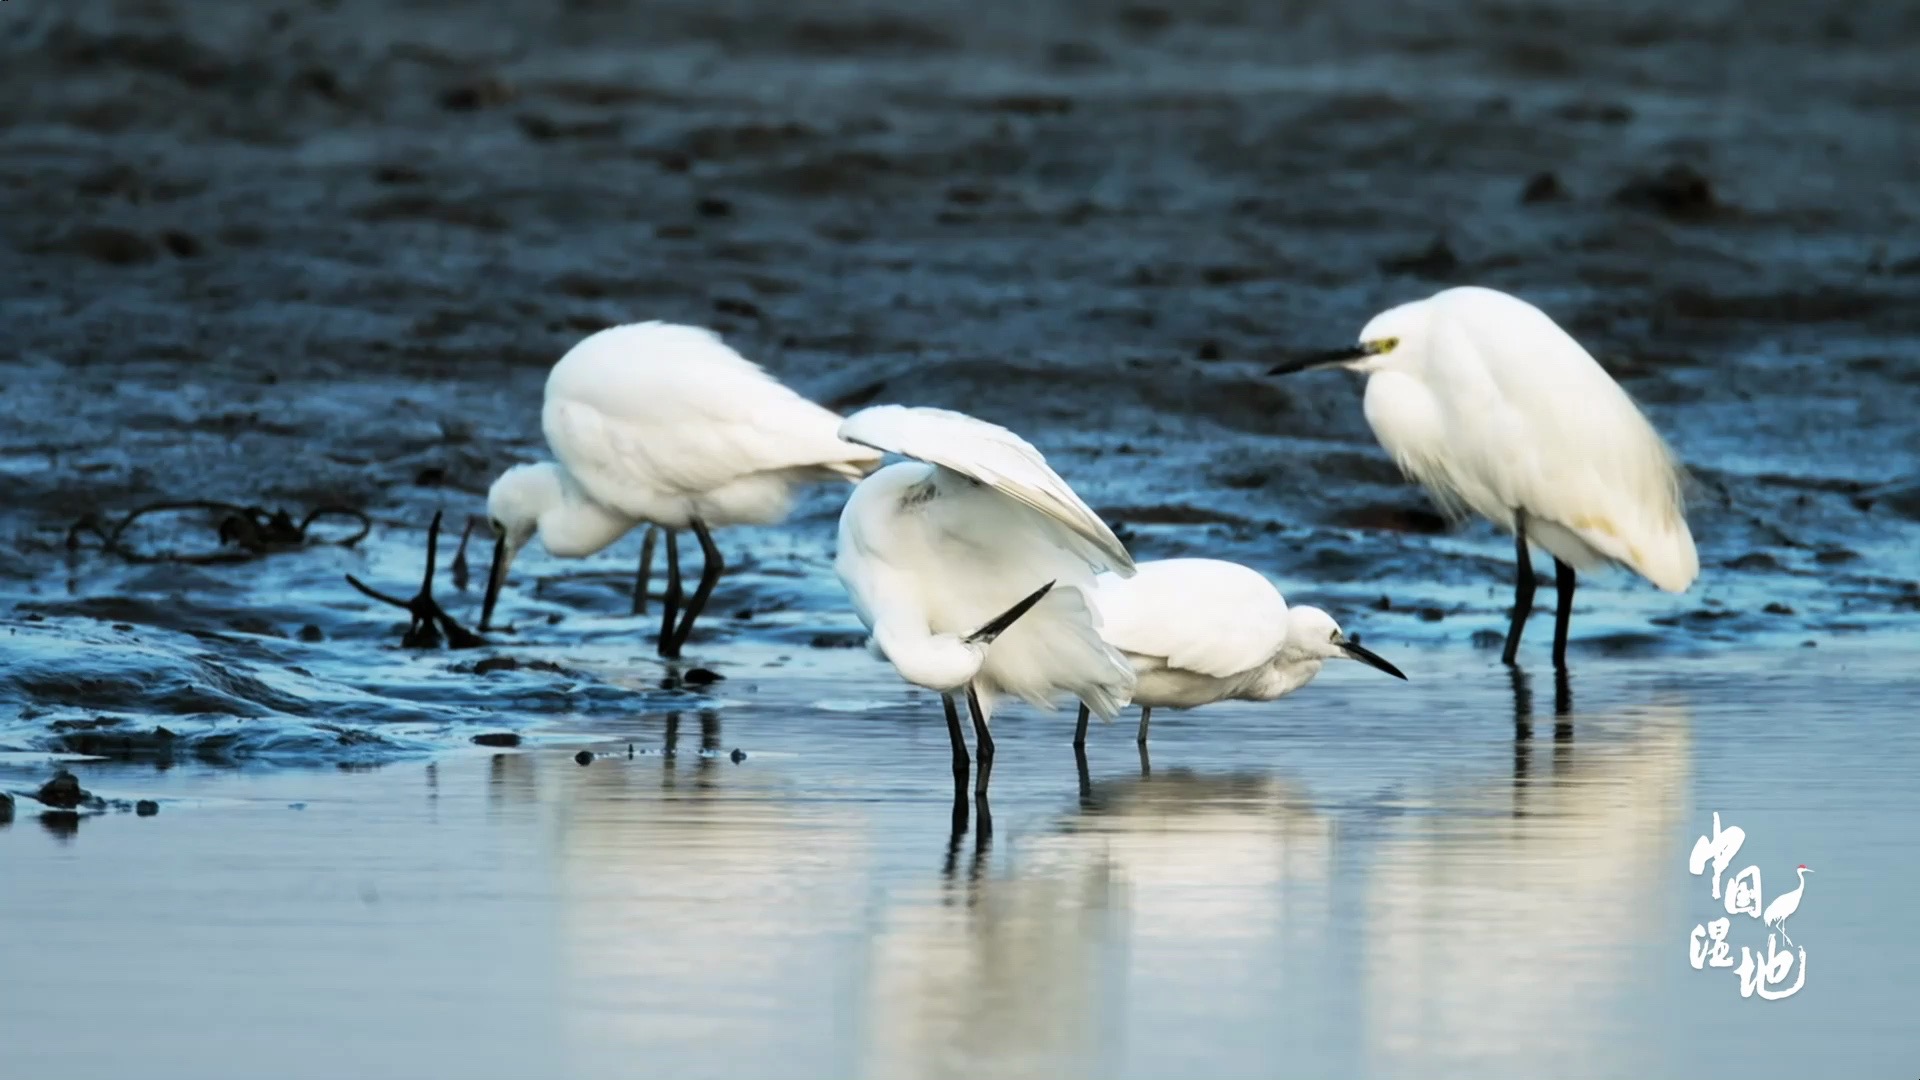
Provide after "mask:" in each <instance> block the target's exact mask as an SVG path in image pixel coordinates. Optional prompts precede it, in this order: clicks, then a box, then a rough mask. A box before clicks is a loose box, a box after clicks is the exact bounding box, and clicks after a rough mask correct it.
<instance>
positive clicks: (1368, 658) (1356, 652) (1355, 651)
mask: <svg viewBox="0 0 1920 1080" xmlns="http://www.w3.org/2000/svg"><path fill="white" fill-rule="evenodd" d="M1340 647H1341V648H1342V649H1344V650H1346V653H1347V655H1348V656H1351V657H1353V658H1354V659H1355V660H1358V661H1360V662H1361V663H1363V664H1365V665H1367V666H1368V667H1376V668H1379V669H1380V670H1381V671H1384V672H1386V673H1387V674H1389V675H1391V676H1393V677H1394V678H1396V679H1405V678H1406V677H1407V676H1406V674H1405V673H1404V672H1402V671H1401V670H1400V669H1399V668H1397V667H1394V666H1393V665H1392V664H1389V663H1387V661H1386V660H1384V659H1383V658H1381V657H1380V656H1379V655H1378V654H1376V653H1374V652H1373V651H1371V650H1369V649H1363V648H1361V647H1360V646H1358V645H1356V644H1354V643H1353V642H1351V641H1343V642H1341V643H1340Z"/></svg>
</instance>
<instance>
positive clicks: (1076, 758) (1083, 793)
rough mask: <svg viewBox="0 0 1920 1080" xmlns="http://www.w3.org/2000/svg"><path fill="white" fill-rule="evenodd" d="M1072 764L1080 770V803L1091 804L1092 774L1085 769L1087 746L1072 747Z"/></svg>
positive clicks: (1083, 804)
mask: <svg viewBox="0 0 1920 1080" xmlns="http://www.w3.org/2000/svg"><path fill="white" fill-rule="evenodd" d="M1073 764H1074V766H1075V767H1076V768H1078V769H1079V770H1080V805H1081V806H1091V805H1093V774H1092V773H1090V772H1088V771H1087V748H1086V747H1084V746H1076V747H1074V748H1073Z"/></svg>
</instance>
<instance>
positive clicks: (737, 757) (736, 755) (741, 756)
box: [727, 746, 747, 765]
mask: <svg viewBox="0 0 1920 1080" xmlns="http://www.w3.org/2000/svg"><path fill="white" fill-rule="evenodd" d="M727 756H728V757H730V758H732V759H733V763H734V764H735V765H738V764H740V763H741V762H743V761H745V760H747V752H746V751H745V750H742V749H740V748H739V747H737V746H736V747H734V749H733V753H731V754H728V755H727Z"/></svg>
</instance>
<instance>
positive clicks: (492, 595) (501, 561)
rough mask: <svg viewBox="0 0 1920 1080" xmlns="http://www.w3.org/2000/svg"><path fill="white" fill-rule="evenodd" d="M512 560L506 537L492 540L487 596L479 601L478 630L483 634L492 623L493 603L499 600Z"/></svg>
mask: <svg viewBox="0 0 1920 1080" xmlns="http://www.w3.org/2000/svg"><path fill="white" fill-rule="evenodd" d="M512 562H513V556H512V555H510V554H508V553H507V538H506V537H505V536H501V537H498V538H496V539H495V540H494V542H493V562H492V563H491V564H490V565H489V566H488V567H487V598H486V599H485V600H483V601H481V602H480V632H481V633H483V634H484V633H486V632H487V630H488V628H489V627H491V626H492V625H493V605H494V604H496V603H498V602H499V600H500V586H502V585H505V584H506V583H507V567H508V566H509V565H510V564H511V563H512Z"/></svg>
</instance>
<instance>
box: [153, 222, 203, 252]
mask: <svg viewBox="0 0 1920 1080" xmlns="http://www.w3.org/2000/svg"><path fill="white" fill-rule="evenodd" d="M160 242H161V243H162V244H165V245H166V248H167V250H168V251H171V252H173V254H174V257H175V258H180V259H191V258H194V257H196V256H198V255H199V254H200V252H201V251H203V250H204V249H203V248H202V247H201V245H200V241H199V240H198V239H196V238H195V237H194V236H193V234H192V233H186V232H181V231H180V230H179V229H168V230H167V231H166V232H163V233H161V234H160Z"/></svg>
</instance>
